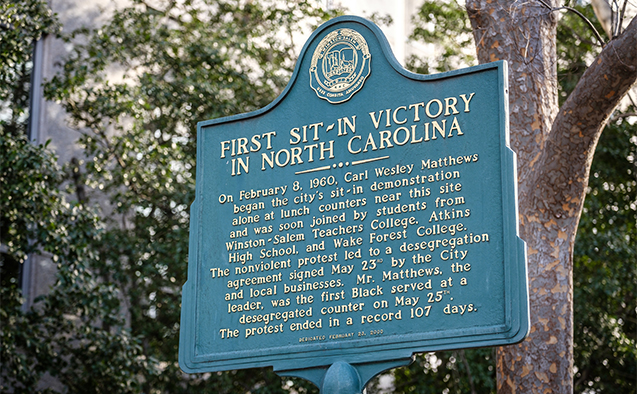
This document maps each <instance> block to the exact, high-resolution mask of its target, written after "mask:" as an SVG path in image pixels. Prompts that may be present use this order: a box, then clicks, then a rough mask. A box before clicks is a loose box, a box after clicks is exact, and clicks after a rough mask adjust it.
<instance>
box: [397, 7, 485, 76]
mask: <svg viewBox="0 0 637 394" xmlns="http://www.w3.org/2000/svg"><path fill="white" fill-rule="evenodd" d="M412 22H413V23H414V30H413V32H412V33H411V35H410V37H409V38H410V39H411V40H415V41H422V42H423V43H428V44H435V45H436V46H435V48H437V50H440V51H441V52H440V53H439V54H437V55H436V56H434V57H433V58H427V59H422V58H419V57H418V56H411V57H410V58H409V59H408V60H407V68H408V69H410V70H412V71H414V72H417V73H421V74H429V73H430V72H444V71H450V70H455V69H457V68H460V67H466V66H471V65H475V64H476V58H475V56H474V55H473V53H469V52H468V51H467V48H469V49H470V48H473V47H474V44H473V34H472V31H471V24H470V23H469V18H468V17H467V11H466V10H465V8H464V6H463V5H461V4H460V3H458V2H457V1H456V0H450V1H435V0H433V1H429V0H426V1H425V2H424V3H423V5H422V6H421V7H420V9H419V10H418V13H417V14H416V16H415V17H414V18H413V21H412Z"/></svg>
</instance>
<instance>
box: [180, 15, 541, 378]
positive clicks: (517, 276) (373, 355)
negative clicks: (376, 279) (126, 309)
mask: <svg viewBox="0 0 637 394" xmlns="http://www.w3.org/2000/svg"><path fill="white" fill-rule="evenodd" d="M344 22H347V23H350V24H351V23H354V24H360V25H363V26H364V27H365V28H367V29H369V30H370V31H371V32H373V34H375V36H376V39H377V40H378V42H379V43H380V46H381V49H382V51H383V54H384V56H385V57H386V58H387V60H388V62H389V64H390V65H391V66H392V67H393V68H394V69H395V71H397V72H398V73H400V74H401V75H402V76H404V77H405V78H407V79H411V80H415V81H438V80H443V79H447V78H451V77H456V76H459V75H467V74H472V73H479V72H482V71H485V70H493V69H496V70H497V71H498V76H499V82H498V83H499V86H500V90H501V91H503V92H504V94H503V95H501V96H500V103H499V105H500V108H503V109H504V110H503V111H502V113H501V115H500V120H499V122H500V130H504V131H505V132H504V133H501V135H500V138H501V141H500V147H501V148H500V151H501V163H502V166H501V177H502V179H503V180H516V179H517V173H516V166H515V161H516V159H515V154H514V153H513V151H512V150H511V149H510V148H509V130H508V89H507V85H508V76H507V65H506V62H503V61H499V62H494V63H489V64H484V65H480V66H476V67H471V68H467V69H463V70H457V71H451V72H447V73H441V74H435V75H420V74H414V73H411V72H409V71H407V70H405V69H404V68H402V66H401V65H400V64H399V63H398V61H397V60H396V59H395V57H394V55H393V53H392V52H391V49H390V46H389V43H388V42H387V39H386V38H385V36H384V34H383V33H382V32H381V31H380V29H379V28H378V27H377V26H376V25H374V24H373V23H371V22H369V21H367V20H365V19H362V18H359V17H353V16H344V17H339V18H335V19H333V20H331V21H328V22H326V23H325V24H323V25H322V26H321V27H320V28H318V29H317V30H316V31H315V32H314V33H313V34H312V36H311V37H310V38H309V39H308V40H307V42H306V44H305V46H304V48H303V50H302V51H301V54H300V55H299V61H298V62H297V65H296V68H295V70H294V73H293V75H292V77H291V80H290V82H289V84H288V85H287V87H286V89H285V90H284V91H283V93H282V94H281V95H280V96H279V97H278V98H277V99H276V100H275V101H273V102H272V103H270V104H269V105H268V106H266V107H264V108H262V109H259V110H257V111H253V112H250V113H245V114H240V115H235V116H230V117H226V118H221V119H213V120H209V121H204V122H200V123H199V124H198V126H197V134H198V145H197V155H198V157H201V155H204V151H203V148H202V147H203V146H204V145H205V140H206V133H205V132H204V131H205V129H206V128H208V127H210V126H214V125H220V124H224V123H230V122H235V121H241V120H246V119H251V118H255V117H259V116H262V115H264V114H267V113H268V112H270V111H272V110H273V109H274V108H276V107H277V105H279V103H281V102H282V101H283V100H285V98H286V96H287V94H288V93H289V91H290V90H291V89H292V87H293V86H294V84H295V83H296V80H297V78H298V75H299V73H300V72H302V70H300V64H301V60H302V59H303V58H304V56H306V54H307V52H308V48H309V45H310V43H312V42H313V41H314V40H316V38H317V36H318V35H321V34H323V33H324V32H325V31H326V30H327V29H329V28H332V27H333V26H334V25H336V24H339V23H344ZM205 171H206V169H205V168H204V166H203V165H199V166H198V167H197V191H196V195H197V196H199V195H200V194H201V193H202V190H203V186H202V185H203V182H205V177H204V173H205ZM502 184H503V186H502V188H503V190H502V199H503V204H502V206H503V207H504V208H503V209H504V211H505V212H503V213H504V215H503V221H504V223H503V233H504V261H505V263H504V269H505V271H504V277H505V279H506V280H505V310H506V312H505V315H506V324H504V325H502V326H490V327H488V328H486V329H485V328H470V329H459V330H441V331H435V332H427V333H415V334H404V335H401V336H400V337H399V338H398V339H396V340H391V341H388V339H387V338H386V337H385V338H384V337H379V338H367V339H365V340H364V341H365V342H364V344H363V345H362V346H361V345H360V343H358V342H359V341H353V342H356V343H353V342H352V343H344V342H338V343H327V344H326V343H320V344H317V343H308V344H302V345H301V344H295V345H294V346H286V347H280V348H278V350H279V351H277V352H276V354H272V353H267V354H265V353H264V352H259V351H258V350H257V349H255V350H254V351H234V352H225V353H215V354H196V353H195V350H196V341H197V338H195V332H196V330H195V326H194V322H195V320H196V318H195V317H196V316H197V310H196V305H197V302H196V289H195V283H196V278H197V272H198V264H199V261H200V256H199V255H198V251H199V250H201V248H200V247H199V245H200V244H201V242H202V237H201V231H200V226H201V223H199V222H198V220H197V218H198V217H199V214H200V212H201V209H202V206H201V204H200V203H199V202H198V201H201V198H199V200H197V199H195V201H194V202H193V204H192V206H191V218H192V219H191V225H190V232H191V235H190V255H189V264H188V281H187V282H186V283H185V284H184V286H183V295H182V297H183V298H182V312H181V328H180V348H179V364H180V366H181V368H182V369H183V370H184V371H185V372H189V373H196V372H211V371H222V370H231V369H244V368H253V367H266V366H274V369H275V371H294V370H299V369H306V368H318V367H324V366H329V365H332V364H334V363H335V362H337V361H339V362H343V361H344V362H347V363H350V364H365V363H378V362H383V361H389V360H399V359H403V360H404V359H410V357H411V356H412V354H413V353H415V352H427V351H437V350H445V349H456V348H470V347H481V346H499V345H507V344H513V343H517V342H520V341H522V340H523V339H524V338H525V337H526V335H527V334H528V330H529V327H530V323H529V318H528V316H529V315H528V310H529V307H528V294H527V282H526V278H527V273H526V265H524V266H520V265H519V264H511V263H507V261H509V262H512V261H516V262H517V261H526V247H525V244H524V242H523V241H522V240H521V239H520V238H519V237H518V236H517V234H518V228H517V227H518V223H517V216H518V215H517V183H516V182H515V181H513V182H508V181H507V182H503V183H502ZM511 207H514V208H511ZM511 210H513V211H514V212H511ZM513 311H519V312H520V313H518V314H514V313H513ZM264 343H265V345H267V340H264ZM291 374H292V375H294V374H293V373H291Z"/></svg>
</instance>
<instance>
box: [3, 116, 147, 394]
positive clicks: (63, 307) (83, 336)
mask: <svg viewBox="0 0 637 394" xmlns="http://www.w3.org/2000/svg"><path fill="white" fill-rule="evenodd" d="M0 151H2V152H3V154H2V155H1V156H0V178H1V181H2V184H3V185H6V187H3V188H2V189H0V201H1V203H2V206H1V209H0V225H1V228H2V233H1V235H0V239H1V241H2V245H3V246H5V249H4V250H3V253H2V254H1V255H0V260H1V261H0V269H1V274H2V275H1V276H2V287H1V288H0V305H1V308H0V319H1V320H2V328H1V329H0V345H1V348H0V356H1V358H2V368H1V369H0V385H1V389H2V390H3V391H10V390H14V392H25V393H35V392H53V391H51V390H52V389H51V390H44V391H42V390H40V391H38V390H37V387H38V382H39V380H40V378H41V377H42V376H43V375H44V374H45V373H48V375H50V376H51V377H53V379H55V380H56V381H57V382H58V383H59V384H61V385H64V386H67V387H69V389H70V392H78V393H79V392H82V393H104V392H109V391H110V392H118V393H120V392H121V393H128V392H134V391H132V390H129V389H127V388H125V387H122V385H123V384H128V383H127V382H131V381H132V382H134V380H132V379H131V376H132V375H137V374H139V373H140V372H141V371H142V370H144V371H146V370H147V368H148V366H147V363H146V362H145V360H144V359H143V358H142V357H141V354H140V350H141V347H140V344H139V341H138V340H134V339H132V338H131V336H130V333H129V332H128V331H127V330H124V329H122V328H121V327H122V324H123V320H122V318H121V316H120V315H119V314H118V311H119V306H120V301H119V294H118V292H117V289H116V288H114V287H113V286H112V285H111V284H109V283H105V282H103V281H102V280H100V278H99V277H98V276H96V275H95V267H96V266H97V265H99V260H98V258H97V257H98V256H96V255H95V254H94V253H93V251H92V250H93V249H94V247H95V245H96V244H99V243H101V241H102V240H101V239H100V235H101V229H100V227H99V223H98V217H97V215H95V213H94V212H91V211H90V210H88V209H87V208H86V207H84V206H82V205H79V204H69V203H67V202H66V201H65V199H64V197H63V193H62V192H60V191H59V189H58V185H59V183H60V181H61V180H62V179H63V173H62V171H61V169H60V168H59V167H58V166H57V164H56V157H55V156H54V155H53V154H52V153H51V152H50V151H48V150H46V149H45V147H44V146H35V145H32V144H30V143H29V142H28V141H27V139H26V136H25V135H24V134H17V135H15V134H9V133H7V132H6V130H5V129H4V128H0ZM28 253H37V254H39V255H41V256H50V258H51V259H52V260H53V261H54V262H55V263H56V265H57V276H56V282H55V285H54V286H53V289H52V290H51V293H50V294H48V295H47V296H46V297H41V298H39V299H36V300H35V305H34V307H33V308H31V309H29V310H27V311H26V312H25V311H24V309H23V307H22V304H23V303H24V302H25V300H24V299H23V298H22V297H21V294H20V291H19V289H18V283H17V280H16V275H15V272H14V273H11V272H9V270H8V268H10V267H11V266H12V265H13V266H14V265H15V264H16V263H17V264H20V263H22V261H23V260H24V258H25V256H26V255H27V254H28ZM150 371H151V372H152V369H151V370H150ZM122 375H128V376H122ZM73 388H74V389H73Z"/></svg>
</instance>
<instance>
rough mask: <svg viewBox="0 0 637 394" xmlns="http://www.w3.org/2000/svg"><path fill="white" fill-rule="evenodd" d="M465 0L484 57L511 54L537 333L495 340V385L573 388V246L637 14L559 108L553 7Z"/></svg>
mask: <svg viewBox="0 0 637 394" xmlns="http://www.w3.org/2000/svg"><path fill="white" fill-rule="evenodd" d="M466 5H467V13H468V15H469V18H470V20H471V24H472V27H473V32H474V38H475V41H476V44H477V45H476V46H477V51H478V59H479V61H480V63H486V62H490V61H494V60H501V59H503V60H507V61H508V63H509V89H510V94H509V100H510V103H509V107H510V111H511V112H510V129H511V147H512V148H513V150H514V151H515V152H516V153H517V155H518V175H519V179H518V190H519V212H520V235H521V237H522V238H523V239H524V240H525V241H526V242H527V247H528V266H529V294H530V309H531V333H530V335H529V337H528V338H527V339H526V340H525V341H524V342H522V343H521V344H519V345H516V346H508V347H503V348H500V349H498V352H497V369H498V392H499V393H543V394H544V393H572V391H573V279H572V274H573V246H574V243H575V235H576V231H577V225H578V222H579V218H580V215H581V212H582V207H583V202H584V197H585V191H586V187H587V185H588V174H589V170H590V165H591V162H592V158H593V153H594V151H595V146H596V144H597V141H598V139H599V136H600V134H601V131H602V129H603V127H604V126H605V124H606V122H607V120H608V118H609V117H610V115H611V113H612V111H613V110H614V108H615V107H616V106H617V104H618V103H619V101H620V99H621V98H622V97H623V96H624V95H625V93H626V92H627V91H628V89H629V88H630V87H631V86H632V85H633V84H634V83H635V79H636V78H637V74H636V69H637V56H636V52H637V22H636V20H633V21H632V22H631V24H630V26H629V27H628V28H627V30H626V31H625V32H624V33H623V34H622V35H621V36H620V37H619V38H618V39H616V40H614V41H613V42H611V43H610V44H609V45H607V46H606V47H605V48H604V50H603V51H602V53H601V54H600V56H598V58H597V59H595V61H594V63H593V64H592V65H591V67H590V68H589V69H588V70H587V72H586V73H585V74H584V75H583V76H582V78H581V80H580V81H579V83H578V85H577V87H576V89H575V90H574V91H573V93H572V94H571V96H570V97H569V99H568V100H567V102H566V103H565V104H564V106H563V107H562V109H561V110H560V109H559V107H558V96H557V76H556V64H557V63H556V62H557V56H556V46H555V28H556V18H555V15H554V13H553V12H551V11H550V10H548V9H547V8H546V7H544V6H543V5H542V4H541V3H540V2H539V1H535V2H516V1H504V0H467V4H466ZM558 111H559V113H558Z"/></svg>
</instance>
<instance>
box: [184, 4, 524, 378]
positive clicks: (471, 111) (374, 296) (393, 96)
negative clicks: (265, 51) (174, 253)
mask: <svg viewBox="0 0 637 394" xmlns="http://www.w3.org/2000/svg"><path fill="white" fill-rule="evenodd" d="M506 72H507V71H506V63H504V62H496V63H491V64H486V65H482V66H478V67H472V68H468V69H464V70H458V71H454V72H449V73H444V74H437V75H417V74H413V73H410V72H408V71H406V70H404V69H403V68H402V67H401V66H400V65H399V64H398V63H397V61H396V60H395V59H394V57H393V55H392V54H391V52H390V49H389V45H388V43H387V41H386V39H385V37H384V36H383V35H382V33H381V32H380V30H379V29H378V28H377V27H376V26H375V25H373V24H372V23H371V22H369V21H366V20H363V19H360V18H356V17H341V18H337V19H334V20H332V21H330V22H328V23H326V24H324V25H323V26H322V27H320V28H319V29H318V30H317V31H316V32H315V33H314V34H313V35H312V36H311V37H310V39H309V40H308V42H307V43H306V45H305V47H304V48H303V51H302V52H301V55H300V58H299V60H298V63H297V66H296V69H295V72H294V74H293V76H292V79H291V81H290V83H289V85H288V87H287V88H286V90H285V91H284V92H283V93H282V94H281V96H280V97H279V98H278V99H277V100H275V101H274V102H273V103H272V104H270V105H269V106H267V107H266V108H264V109H261V110H259V111H255V112H252V113H247V114H242V115H237V116H233V117H228V118H223V119H215V120H210V121H206V122H201V123H200V124H199V125H198V137H197V144H198V146H197V186H196V199H195V201H194V203H193V205H192V208H191V233H190V255H189V263H188V281H187V282H186V284H185V285H184V288H183V302H182V316H181V337H180V348H179V361H180V365H181V368H182V369H183V370H184V371H186V372H204V371H218V370H229V369H238V368H250V367H262V366H274V368H275V370H276V371H288V372H290V371H291V372H290V373H292V374H296V375H299V376H302V375H303V374H302V373H301V372H299V370H304V369H312V368H319V369H320V368H323V369H325V368H326V367H328V366H330V365H333V364H334V363H336V362H342V363H349V364H352V365H358V366H359V367H357V368H359V369H360V368H363V367H364V366H365V365H367V363H378V362H383V361H387V362H390V361H389V360H402V361H404V360H408V359H409V358H410V356H411V355H412V354H413V352H424V351H432V350H440V349H451V348H465V347H477V346H492V345H504V344H511V343H516V342H519V341H521V340H522V339H523V338H524V337H525V336H526V334H527V332H528V328H529V316H528V294H527V283H526V256H525V245H524V243H523V241H521V240H520V238H519V237H518V233H517V227H518V224H517V197H516V196H517V192H516V178H517V177H516V169H515V168H516V167H515V156H514V153H513V152H512V151H511V150H510V148H509V146H508V119H507V113H508V109H507V102H508V97H507V75H506ZM379 365H380V364H379ZM363 369H364V368H363ZM377 369H378V368H377ZM294 371H296V372H294ZM376 372H380V370H378V371H375V372H373V373H376ZM372 376H373V375H372ZM315 380H316V379H315Z"/></svg>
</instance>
